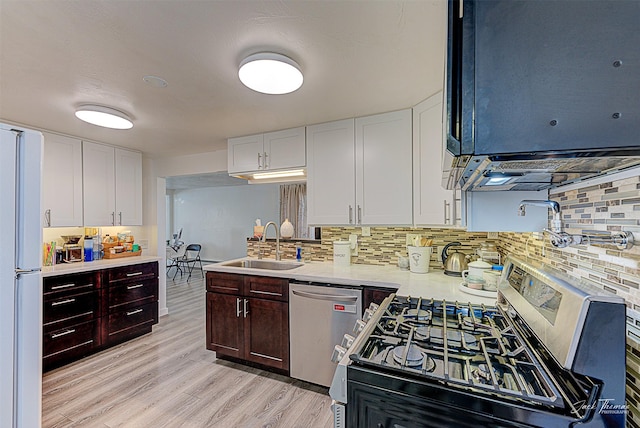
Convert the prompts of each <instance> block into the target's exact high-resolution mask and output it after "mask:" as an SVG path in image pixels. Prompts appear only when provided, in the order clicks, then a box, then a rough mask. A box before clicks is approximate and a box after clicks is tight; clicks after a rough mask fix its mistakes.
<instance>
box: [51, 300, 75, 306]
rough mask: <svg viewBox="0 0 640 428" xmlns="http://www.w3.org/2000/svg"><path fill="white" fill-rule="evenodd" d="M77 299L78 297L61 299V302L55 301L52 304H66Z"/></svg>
mask: <svg viewBox="0 0 640 428" xmlns="http://www.w3.org/2000/svg"><path fill="white" fill-rule="evenodd" d="M75 301H76V299H67V300H61V301H59V302H53V303H52V304H51V306H58V305H66V304H67V303H73V302H75Z"/></svg>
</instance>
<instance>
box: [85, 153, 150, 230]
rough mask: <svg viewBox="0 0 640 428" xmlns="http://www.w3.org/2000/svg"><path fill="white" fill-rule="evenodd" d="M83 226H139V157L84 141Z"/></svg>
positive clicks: (140, 210) (140, 167) (140, 164)
mask: <svg viewBox="0 0 640 428" xmlns="http://www.w3.org/2000/svg"><path fill="white" fill-rule="evenodd" d="M82 177H83V181H84V225H85V226H109V225H114V226H119V225H122V226H139V225H142V154H141V153H138V152H132V151H129V150H123V149H116V148H114V147H110V146H106V145H103V144H96V143H89V142H86V141H85V142H83V167H82Z"/></svg>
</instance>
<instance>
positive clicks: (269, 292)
mask: <svg viewBox="0 0 640 428" xmlns="http://www.w3.org/2000/svg"><path fill="white" fill-rule="evenodd" d="M249 293H255V294H264V295H266V296H280V297H282V293H274V292H273V291H260V290H249Z"/></svg>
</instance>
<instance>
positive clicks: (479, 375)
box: [471, 363, 502, 385]
mask: <svg viewBox="0 0 640 428" xmlns="http://www.w3.org/2000/svg"><path fill="white" fill-rule="evenodd" d="M493 375H494V376H495V378H496V382H497V384H498V385H502V378H501V376H500V374H499V373H498V371H497V370H496V369H493ZM471 376H473V380H475V381H476V382H478V383H483V384H485V385H492V384H493V380H492V379H491V373H490V372H489V366H487V365H486V364H484V363H482V364H479V365H478V367H477V368H476V369H474V370H473V371H472V372H471Z"/></svg>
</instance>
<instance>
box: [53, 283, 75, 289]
mask: <svg viewBox="0 0 640 428" xmlns="http://www.w3.org/2000/svg"><path fill="white" fill-rule="evenodd" d="M74 285H76V284H75V282H72V283H71V284H64V285H54V286H53V287H51V289H52V290H60V289H62V288H69V287H73V286H74Z"/></svg>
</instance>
